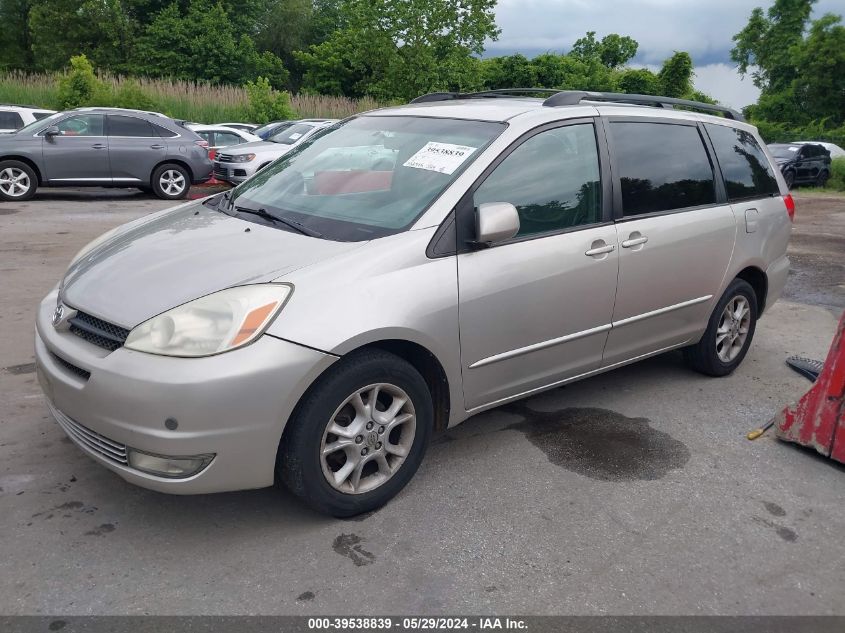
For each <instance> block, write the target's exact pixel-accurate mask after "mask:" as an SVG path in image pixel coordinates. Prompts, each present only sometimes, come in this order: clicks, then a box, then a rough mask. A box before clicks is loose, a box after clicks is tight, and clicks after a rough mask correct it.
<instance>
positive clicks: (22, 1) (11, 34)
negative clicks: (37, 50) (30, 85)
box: [0, 0, 34, 70]
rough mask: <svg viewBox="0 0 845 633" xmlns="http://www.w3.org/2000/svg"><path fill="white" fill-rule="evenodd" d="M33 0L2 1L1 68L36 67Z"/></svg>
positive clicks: (0, 15)
mask: <svg viewBox="0 0 845 633" xmlns="http://www.w3.org/2000/svg"><path fill="white" fill-rule="evenodd" d="M31 11H32V0H2V2H0V24H2V25H3V28H2V29H0V69H4V68H9V69H12V68H21V69H25V70H31V69H32V68H33V67H34V60H33V57H32V40H31V37H30V33H29V15H30V12H31Z"/></svg>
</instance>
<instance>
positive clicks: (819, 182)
mask: <svg viewBox="0 0 845 633" xmlns="http://www.w3.org/2000/svg"><path fill="white" fill-rule="evenodd" d="M828 178H830V174H829V173H828V172H826V171H823V172H820V173H819V175H818V176H817V177H816V187H824V186H825V185H826V184H827V179H828Z"/></svg>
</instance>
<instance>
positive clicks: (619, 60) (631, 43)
mask: <svg viewBox="0 0 845 633" xmlns="http://www.w3.org/2000/svg"><path fill="white" fill-rule="evenodd" d="M637 48H639V44H638V43H637V41H636V40H634V39H633V38H630V37H628V36H627V35H617V34H616V33H610V34H609V35H606V36H604V37H603V38H602V39H601V41H598V40H596V32H595V31H587V34H586V35H585V36H584V37H580V38H578V39H577V40H575V44H573V45H572V50H571V51H570V52H569V54H570V55H572V56H573V57H575V58H577V59H580V60H581V61H585V62H586V61H590V60H596V61H599V62H601V64H602V65H603V66H606V67H607V68H614V69H615V68H619V67H620V66H622V65H623V64H625V63H626V62H628V61H630V60H631V59H633V58H634V56H635V55H636V54H637Z"/></svg>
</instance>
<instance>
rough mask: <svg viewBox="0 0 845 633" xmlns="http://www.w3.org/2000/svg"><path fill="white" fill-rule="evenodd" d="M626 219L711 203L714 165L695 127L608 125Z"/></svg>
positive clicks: (712, 202) (615, 123)
mask: <svg viewBox="0 0 845 633" xmlns="http://www.w3.org/2000/svg"><path fill="white" fill-rule="evenodd" d="M610 127H611V134H612V137H613V151H614V154H615V158H616V164H617V169H618V171H619V178H620V180H621V184H622V211H623V214H624V215H625V216H631V215H641V214H644V213H654V212H657V211H669V210H672V209H684V208H687V207H697V206H701V205H707V204H714V203H715V202H716V189H715V182H714V178H713V166H712V165H711V164H710V159H709V158H708V157H707V152H706V150H705V149H704V143H703V141H702V140H701V136H700V135H699V133H698V129H697V128H695V127H693V126H690V125H672V124H666V123H640V122H621V121H619V122H614V123H611V125H610Z"/></svg>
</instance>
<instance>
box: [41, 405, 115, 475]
mask: <svg viewBox="0 0 845 633" xmlns="http://www.w3.org/2000/svg"><path fill="white" fill-rule="evenodd" d="M49 406H50V412H51V413H52V414H53V417H54V418H56V422H58V423H59V426H60V427H62V429H64V432H65V433H67V434H68V436H70V438H71V439H73V440H76V442H77V444H80V445H82V446H84V447H85V448H88V449H90V450H92V451H94V452H95V453H97V454H99V455H101V456H103V457H104V458H106V459H107V460H109V461H110V462H114V463H116V464H122V465H124V466H125V465H126V464H127V463H128V459H127V455H126V446H125V445H123V444H121V443H120V442H115V441H114V440H110V439H109V438H107V437H105V436H103V435H100V434H99V433H97V432H95V431H92V430H91V429H87V428H85V427H84V426H82V425H81V424H80V423H79V422H77V421H76V420H72V419H71V418H69V417H68V416H66V415H65V414H64V413H62V412H61V411H59V410H58V409H57V408H56V407H54V406H53V405H52V404H50V405H49Z"/></svg>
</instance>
